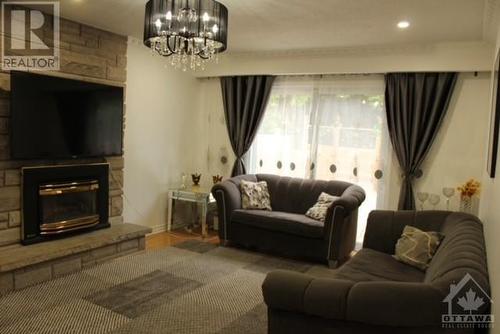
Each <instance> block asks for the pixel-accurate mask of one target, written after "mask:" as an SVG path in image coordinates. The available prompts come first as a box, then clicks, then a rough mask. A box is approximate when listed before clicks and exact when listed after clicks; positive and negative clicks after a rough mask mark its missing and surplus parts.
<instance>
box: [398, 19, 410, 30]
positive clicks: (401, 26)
mask: <svg viewBox="0 0 500 334" xmlns="http://www.w3.org/2000/svg"><path fill="white" fill-rule="evenodd" d="M409 26H410V22H408V21H399V22H398V28H399V29H406V28H408V27H409Z"/></svg>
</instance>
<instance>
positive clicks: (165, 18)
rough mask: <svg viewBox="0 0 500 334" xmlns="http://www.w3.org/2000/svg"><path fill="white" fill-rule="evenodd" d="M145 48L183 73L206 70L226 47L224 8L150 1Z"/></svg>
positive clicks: (208, 1) (209, 1) (201, 0)
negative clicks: (188, 70)
mask: <svg viewBox="0 0 500 334" xmlns="http://www.w3.org/2000/svg"><path fill="white" fill-rule="evenodd" d="M144 44H145V45H146V46H147V47H149V48H151V51H152V52H153V53H155V54H159V55H161V56H164V57H170V58H171V64H172V65H173V66H175V67H176V68H179V69H182V70H183V71H186V70H187V69H188V68H190V69H191V70H196V69H198V68H200V69H202V70H203V69H205V64H206V62H208V61H211V60H215V61H218V54H219V53H220V52H223V51H225V50H226V47H227V8H226V7H225V6H224V5H222V4H221V3H219V2H217V1H214V0H149V1H148V2H147V3H146V17H145V20H144Z"/></svg>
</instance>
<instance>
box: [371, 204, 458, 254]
mask: <svg viewBox="0 0 500 334" xmlns="http://www.w3.org/2000/svg"><path fill="white" fill-rule="evenodd" d="M449 215H450V212H447V211H382V210H375V211H372V212H370V215H369V216H368V221H367V225H366V232H365V237H364V240H363V248H371V249H374V250H377V251H379V252H383V253H387V254H394V249H395V247H396V242H397V241H398V239H399V238H400V237H401V234H402V233H403V229H404V227H405V226H406V225H411V226H415V227H417V228H419V229H421V230H423V231H440V230H441V226H442V225H443V224H444V222H445V221H446V219H447V217H448V216H449Z"/></svg>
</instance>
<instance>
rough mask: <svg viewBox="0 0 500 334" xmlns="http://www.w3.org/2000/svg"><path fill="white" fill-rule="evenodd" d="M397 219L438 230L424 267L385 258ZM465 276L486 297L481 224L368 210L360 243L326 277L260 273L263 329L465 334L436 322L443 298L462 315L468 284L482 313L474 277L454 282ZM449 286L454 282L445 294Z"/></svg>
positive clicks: (453, 216) (442, 215)
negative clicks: (440, 238)
mask: <svg viewBox="0 0 500 334" xmlns="http://www.w3.org/2000/svg"><path fill="white" fill-rule="evenodd" d="M405 225H412V226H416V227H417V228H419V229H422V230H425V231H440V232H441V233H443V234H444V239H443V241H442V243H441V245H440V246H439V248H438V250H437V252H436V254H435V256H434V258H433V259H432V261H431V263H430V266H429V268H428V269H427V271H426V272H423V271H420V270H417V269H415V268H413V267H411V266H408V265H406V264H403V263H400V262H398V261H396V260H395V259H394V258H393V257H392V256H391V254H394V247H395V244H396V241H397V239H398V238H399V237H400V235H401V232H402V231H403V228H404V226H405ZM467 274H470V276H471V277H472V278H473V280H475V282H477V284H478V285H479V286H480V287H481V289H483V290H484V292H485V293H486V294H487V295H489V281H488V271H487V265H486V253H485V244H484V237H483V229H482V224H481V222H480V221H479V220H478V219H477V218H475V217H473V216H471V215H467V214H463V213H450V212H444V211H423V212H422V211H421V212H411V211H401V212H392V211H374V212H372V213H371V214H370V217H369V219H368V226H367V230H366V234H365V238H364V243H363V249H362V250H361V251H359V252H358V253H357V254H356V255H355V256H354V257H353V258H352V259H351V260H349V261H348V262H347V263H345V264H344V265H343V266H342V267H340V268H339V269H338V270H336V271H333V272H332V274H331V277H327V278H314V277H312V276H308V275H305V274H299V273H295V272H287V271H275V272H271V273H270V274H268V276H267V277H266V279H265V281H264V283H263V287H262V289H263V293H264V300H265V302H266V304H267V306H268V316H269V333H271V334H277V333H287V334H293V333H472V332H474V330H473V329H470V328H463V326H462V327H459V326H455V328H451V329H450V328H448V329H446V330H445V329H443V328H442V322H441V321H442V315H445V314H447V312H448V307H447V306H448V304H447V303H446V301H448V300H449V299H448V298H451V302H452V304H450V305H451V306H452V308H453V314H456V312H464V313H465V314H468V312H467V311H465V310H463V309H461V308H460V307H459V305H458V304H459V303H458V298H459V297H465V292H466V291H468V289H469V288H470V287H472V289H473V291H474V292H475V293H477V294H476V295H475V296H476V297H480V298H483V299H482V300H483V302H484V305H482V306H481V308H480V310H479V311H481V313H483V314H484V313H487V312H488V308H489V302H490V301H489V299H488V297H487V296H484V295H481V291H480V289H479V288H478V287H477V286H475V285H474V284H475V283H473V282H472V281H471V280H468V283H467V284H472V285H470V286H467V285H464V286H463V288H461V291H458V288H456V287H459V288H460V287H461V285H460V284H458V283H460V282H461V281H462V280H463V278H464V277H466V275H467ZM465 281H467V280H465ZM451 284H457V286H455V288H456V289H455V288H454V291H455V292H453V293H452V294H450V285H451ZM464 290H465V291H464ZM457 291H458V292H457ZM469 301H470V299H469ZM464 305H465V304H464ZM448 327H450V326H449V325H448Z"/></svg>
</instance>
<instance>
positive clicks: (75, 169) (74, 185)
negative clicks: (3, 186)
mask: <svg viewBox="0 0 500 334" xmlns="http://www.w3.org/2000/svg"><path fill="white" fill-rule="evenodd" d="M108 171H109V166H108V164H89V165H71V166H54V167H52V166H51V167H27V168H23V201H22V202H23V208H22V211H23V221H22V230H23V231H22V242H23V244H31V243H35V242H39V241H44V240H49V239H52V238H57V237H61V236H66V235H69V234H74V233H78V232H85V231H89V230H94V229H96V228H103V227H108V226H109V222H108V198H109V193H108V192H109V185H108Z"/></svg>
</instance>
